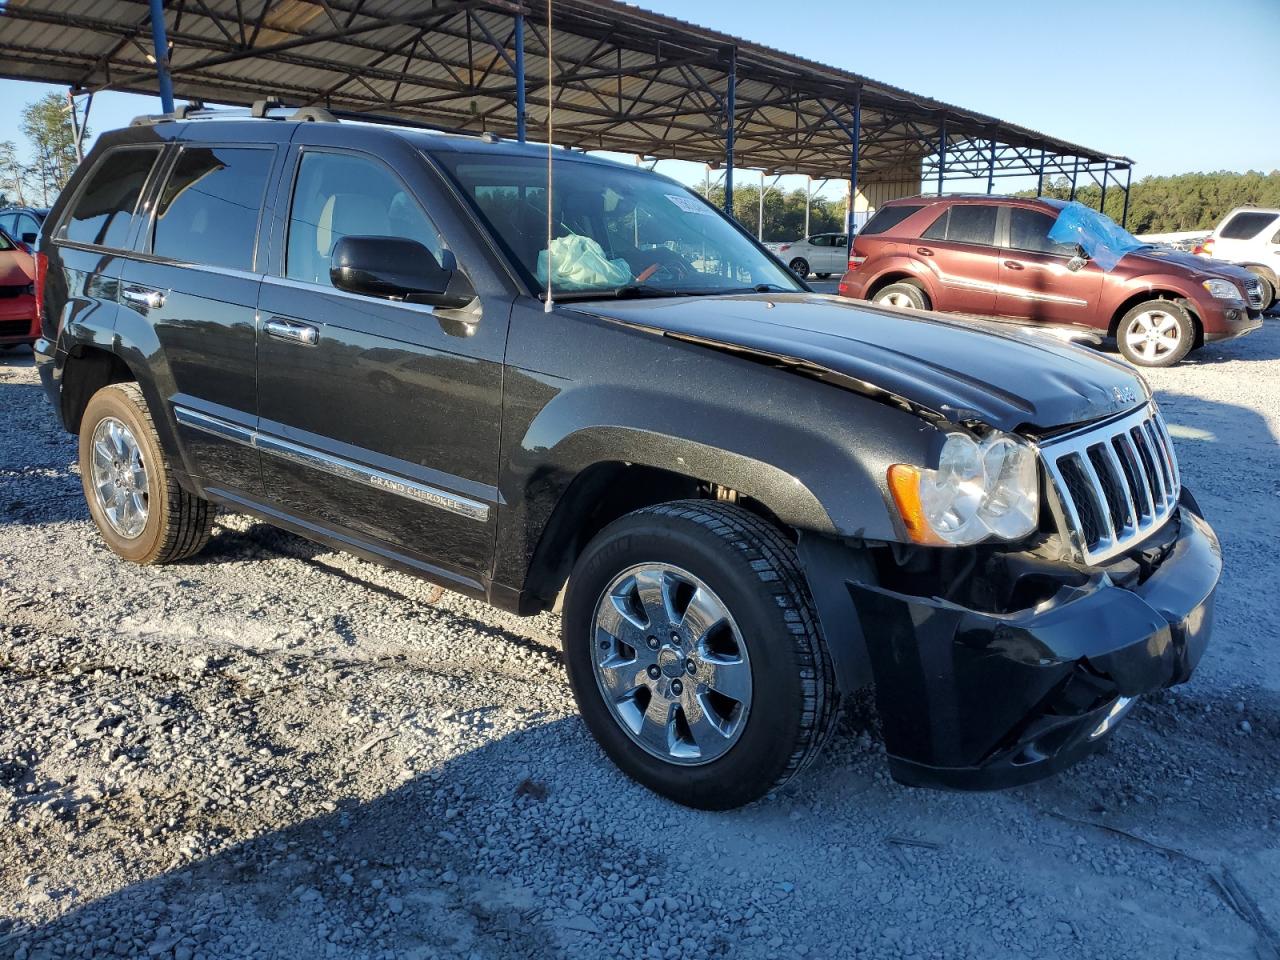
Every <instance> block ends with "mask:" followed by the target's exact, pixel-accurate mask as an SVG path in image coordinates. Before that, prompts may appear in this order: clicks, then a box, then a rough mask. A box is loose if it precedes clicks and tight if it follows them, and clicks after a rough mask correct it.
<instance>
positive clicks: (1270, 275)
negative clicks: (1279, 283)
mask: <svg viewBox="0 0 1280 960" xmlns="http://www.w3.org/2000/svg"><path fill="white" fill-rule="evenodd" d="M1240 266H1242V267H1244V269H1246V270H1248V271H1249V272H1250V273H1256V274H1258V275H1259V276H1261V277H1263V278H1265V279H1266V280H1267V282H1268V283H1270V284H1271V286H1272V287H1275V286H1276V280H1277V276H1276V272H1275V271H1274V270H1272V269H1271V268H1270V267H1268V266H1267V265H1266V264H1265V263H1242V264H1240ZM1277 292H1280V291H1277Z"/></svg>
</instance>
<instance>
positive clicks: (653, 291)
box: [555, 283, 694, 303]
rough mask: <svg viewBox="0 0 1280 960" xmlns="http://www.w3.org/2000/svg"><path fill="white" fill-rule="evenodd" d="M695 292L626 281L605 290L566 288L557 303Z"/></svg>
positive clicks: (682, 295)
mask: <svg viewBox="0 0 1280 960" xmlns="http://www.w3.org/2000/svg"><path fill="white" fill-rule="evenodd" d="M693 295H694V294H690V293H687V292H686V291H684V290H669V289H667V288H665V287H651V286H649V285H648V284H645V283H624V284H623V285H622V286H620V287H611V288H607V289H603V290H566V291H564V292H563V293H557V294H556V295H555V300H556V302H557V303H572V302H575V301H578V300H638V299H640V298H642V297H687V296H693Z"/></svg>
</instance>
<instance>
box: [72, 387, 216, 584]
mask: <svg viewBox="0 0 1280 960" xmlns="http://www.w3.org/2000/svg"><path fill="white" fill-rule="evenodd" d="M80 479H81V483H82V485H83V487H84V496H85V500H86V501H87V502H88V504H89V513H90V515H91V516H92V517H93V521H94V523H96V524H97V526H98V532H99V533H101V534H102V539H103V540H105V541H106V544H107V546H108V547H110V548H111V551H112V553H114V554H116V555H117V556H119V557H123V558H124V559H125V560H131V561H133V562H134V563H139V564H159V563H173V562H174V561H177V560H184V559H186V558H187V557H190V556H194V555H195V554H197V553H199V552H200V551H201V550H202V549H204V546H205V544H206V543H208V542H209V533H210V531H211V530H212V528H213V518H214V514H215V513H216V509H215V507H214V505H213V504H212V503H210V502H209V501H208V500H204V499H202V498H200V497H197V496H196V495H195V494H191V493H188V492H187V491H185V490H183V489H182V488H181V487H180V486H178V483H177V481H176V480H174V478H173V472H172V470H171V469H170V465H169V459H168V457H166V456H165V454H164V451H163V450H162V449H161V448H160V438H159V437H158V436H157V434H156V428H155V424H154V422H153V421H152V419H151V413H150V411H149V410H148V409H147V402H146V400H145V399H144V398H143V396H142V390H141V389H140V388H139V387H138V385H137V384H136V383H113V384H111V385H110V386H106V387H103V388H102V389H101V390H99V391H98V392H97V393H95V394H94V395H93V396H92V397H91V398H90V399H89V403H88V405H87V406H86V407H85V411H84V418H83V420H82V421H81V423H80Z"/></svg>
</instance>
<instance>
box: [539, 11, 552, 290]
mask: <svg viewBox="0 0 1280 960" xmlns="http://www.w3.org/2000/svg"><path fill="white" fill-rule="evenodd" d="M553 66H554V65H553V63H552V60H551V0H547V298H546V300H545V302H544V303H543V306H542V310H543V312H544V313H550V312H551V308H552V306H553V304H552V301H551V276H552V274H551V241H552V240H553V239H554V238H553V237H552V233H553V230H552V213H551V151H552V149H553V147H552V143H553V138H554V135H555V128H554V127H553V126H552V120H551V107H552V103H553V100H552V93H553V89H552V82H553V81H552V70H553Z"/></svg>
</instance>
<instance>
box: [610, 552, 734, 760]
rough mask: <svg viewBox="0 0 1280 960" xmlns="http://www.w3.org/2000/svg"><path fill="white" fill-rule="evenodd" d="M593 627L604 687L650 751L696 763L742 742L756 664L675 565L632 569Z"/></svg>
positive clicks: (701, 590)
mask: <svg viewBox="0 0 1280 960" xmlns="http://www.w3.org/2000/svg"><path fill="white" fill-rule="evenodd" d="M592 625H593V627H592V644H591V662H592V666H593V668H594V671H595V676H596V685H597V686H598V687H599V688H600V694H601V696H603V697H604V700H605V703H606V704H607V705H608V707H609V712H610V713H611V714H612V715H613V718H614V719H615V720H616V721H618V723H619V724H620V725H621V726H622V728H623V729H624V730H625V731H626V732H627V733H628V735H630V737H631V739H632V740H634V741H635V742H636V743H637V744H639V745H640V746H641V747H642V748H643V749H644V750H646V751H648V752H649V753H651V754H653V755H654V756H655V757H658V758H660V759H662V760H666V761H668V762H670V763H677V764H685V765H689V766H692V765H696V764H702V763H710V762H711V761H712V760H715V759H716V758H717V757H720V756H722V755H723V754H724V753H725V752H726V751H727V750H728V749H729V748H730V747H732V746H733V745H734V744H735V743H737V741H738V738H739V737H740V736H741V735H742V731H743V729H744V728H745V727H746V722H747V714H748V713H749V712H750V709H751V663H750V660H749V658H748V656H747V645H746V643H745V642H744V641H743V639H742V633H741V631H740V630H739V629H738V626H737V624H736V623H734V621H733V617H732V616H731V615H730V614H729V610H728V608H727V607H725V605H724V603H723V602H722V601H721V600H720V598H719V597H718V596H716V595H715V593H714V592H712V590H711V589H710V588H709V587H708V586H707V585H706V584H705V583H703V582H702V581H701V580H699V579H698V578H697V577H695V576H693V575H692V574H691V573H687V572H686V571H684V570H681V569H680V568H679V567H673V566H671V565H669V564H664V563H642V564H638V565H636V566H634V567H629V568H628V569H626V570H624V571H622V573H620V574H618V575H617V576H616V577H614V579H613V581H612V582H611V583H610V584H609V586H608V587H606V588H605V590H604V592H603V593H602V594H601V595H600V599H599V600H598V601H596V609H595V614H594V615H593V617H592Z"/></svg>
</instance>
